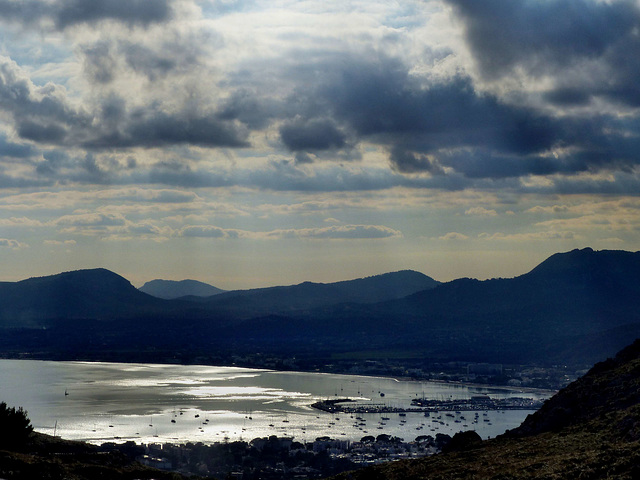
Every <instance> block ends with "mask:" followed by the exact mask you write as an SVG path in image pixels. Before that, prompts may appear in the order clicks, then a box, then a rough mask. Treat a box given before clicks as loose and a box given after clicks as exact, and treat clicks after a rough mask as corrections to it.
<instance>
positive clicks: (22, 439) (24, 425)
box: [0, 402, 33, 448]
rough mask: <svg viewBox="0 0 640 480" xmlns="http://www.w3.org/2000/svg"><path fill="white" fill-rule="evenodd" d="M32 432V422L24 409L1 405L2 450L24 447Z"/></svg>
mask: <svg viewBox="0 0 640 480" xmlns="http://www.w3.org/2000/svg"><path fill="white" fill-rule="evenodd" d="M32 432H33V426H32V425H31V420H29V417H28V416H27V412H26V411H25V410H24V409H23V408H22V407H18V408H17V409H16V407H9V406H7V404H6V403H5V402H2V403H0V448H6V447H16V446H23V445H25V444H26V443H27V441H28V439H29V437H30V436H31V433H32Z"/></svg>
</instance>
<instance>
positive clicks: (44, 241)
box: [42, 240, 76, 247]
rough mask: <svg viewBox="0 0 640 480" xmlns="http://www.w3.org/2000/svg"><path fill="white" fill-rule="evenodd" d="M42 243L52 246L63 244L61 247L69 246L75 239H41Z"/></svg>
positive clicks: (73, 243)
mask: <svg viewBox="0 0 640 480" xmlns="http://www.w3.org/2000/svg"><path fill="white" fill-rule="evenodd" d="M42 243H43V244H44V245H52V246H63V247H69V246H71V245H75V244H76V241H75V240H62V241H61V240H43V242H42Z"/></svg>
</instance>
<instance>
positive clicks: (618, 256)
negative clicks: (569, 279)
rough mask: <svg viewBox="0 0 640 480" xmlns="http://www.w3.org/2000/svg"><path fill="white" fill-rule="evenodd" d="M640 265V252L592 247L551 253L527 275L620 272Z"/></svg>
mask: <svg viewBox="0 0 640 480" xmlns="http://www.w3.org/2000/svg"><path fill="white" fill-rule="evenodd" d="M630 263H631V264H633V265H635V266H640V252H627V251H623V250H599V251H597V250H593V249H592V248H590V247H587V248H583V249H575V250H571V251H570V252H565V253H556V254H554V255H551V256H550V257H549V258H547V259H546V260H545V261H543V262H542V263H540V264H539V265H538V266H537V267H535V268H534V269H533V270H531V271H530V272H529V273H528V274H526V275H532V276H535V275H541V274H545V275H548V274H554V275H559V274H566V273H568V272H572V271H574V272H578V271H580V272H591V273H599V272H602V271H604V270H606V271H608V272H613V273H615V272H619V271H623V270H626V269H628V267H629V264H630Z"/></svg>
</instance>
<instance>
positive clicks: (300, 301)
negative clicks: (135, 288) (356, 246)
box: [206, 270, 440, 319]
mask: <svg viewBox="0 0 640 480" xmlns="http://www.w3.org/2000/svg"><path fill="white" fill-rule="evenodd" d="M439 284H440V282H438V281H436V280H434V279H433V278H431V277H428V276H427V275H424V274H422V273H419V272H415V271H412V270H403V271H399V272H391V273H385V274H382V275H375V276H372V277H366V278H358V279H355V280H347V281H342V282H335V283H313V282H304V283H301V284H298V285H291V286H280V287H269V288H258V289H253V290H236V291H231V292H226V293H223V294H220V295H216V296H215V297H212V298H210V299H208V301H207V303H206V305H207V307H208V308H211V309H212V310H213V311H216V312H225V313H227V314H233V315H234V316H237V317H238V318H244V319H246V318H251V317H256V316H257V317H262V316H265V315H271V314H290V313H292V312H297V311H299V310H305V309H313V308H326V307H328V306H332V305H338V304H344V303H357V304H372V303H377V302H381V301H384V300H394V299H399V298H403V297H406V296H407V295H411V294H413V293H416V292H419V291H424V290H430V289H432V288H435V287H437V286H438V285H439Z"/></svg>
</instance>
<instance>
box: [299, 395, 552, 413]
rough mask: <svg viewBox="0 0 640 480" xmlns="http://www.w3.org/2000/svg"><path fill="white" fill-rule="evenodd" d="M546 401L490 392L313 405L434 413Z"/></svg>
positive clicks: (354, 410)
mask: <svg viewBox="0 0 640 480" xmlns="http://www.w3.org/2000/svg"><path fill="white" fill-rule="evenodd" d="M542 403H543V401H542V400H540V399H535V398H526V397H508V398H492V397H490V396H489V395H474V396H472V397H471V398H468V399H467V398H457V399H449V400H436V399H428V398H416V399H413V400H411V405H412V406H411V407H397V406H391V405H387V404H381V403H365V404H360V403H356V402H354V400H352V399H349V398H339V399H330V400H322V401H319V402H315V403H314V404H312V405H311V406H312V407H313V408H315V409H317V410H321V411H323V412H328V413H357V414H364V413H381V414H382V413H398V414H400V413H405V414H406V413H431V412H439V411H450V412H454V411H465V412H474V411H480V410H484V411H489V410H493V411H500V410H537V409H538V408H540V407H541V406H542Z"/></svg>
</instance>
